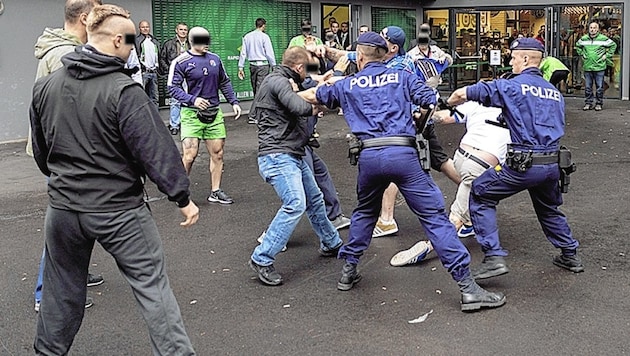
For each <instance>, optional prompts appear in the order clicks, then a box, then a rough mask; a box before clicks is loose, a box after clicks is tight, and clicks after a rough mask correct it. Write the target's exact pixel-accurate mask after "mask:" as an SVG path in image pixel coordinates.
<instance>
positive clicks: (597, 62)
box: [575, 33, 617, 72]
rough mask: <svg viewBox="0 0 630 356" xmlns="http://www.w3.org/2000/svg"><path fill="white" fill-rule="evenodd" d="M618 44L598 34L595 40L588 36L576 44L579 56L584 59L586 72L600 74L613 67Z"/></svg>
mask: <svg viewBox="0 0 630 356" xmlns="http://www.w3.org/2000/svg"><path fill="white" fill-rule="evenodd" d="M616 49H617V44H616V43H615V41H613V40H611V39H610V38H608V37H606V36H605V35H602V34H601V33H598V34H597V36H595V38H591V36H590V35H588V34H586V35H584V36H582V38H580V39H579V40H578V41H577V42H576V43H575V50H576V51H577V54H578V55H580V56H582V59H584V65H583V69H584V71H585V72H598V71H601V70H605V69H606V66H612V64H613V62H612V57H613V54H615V50H616Z"/></svg>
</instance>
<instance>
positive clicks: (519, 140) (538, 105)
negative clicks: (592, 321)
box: [448, 38, 584, 279]
mask: <svg viewBox="0 0 630 356" xmlns="http://www.w3.org/2000/svg"><path fill="white" fill-rule="evenodd" d="M510 49H511V50H512V53H511V60H510V65H511V66H512V71H513V72H514V73H515V74H520V75H518V76H516V77H515V78H512V79H497V80H493V81H489V82H479V83H477V84H475V85H471V86H467V87H464V88H460V89H457V90H455V91H454V92H453V94H451V96H450V97H449V98H448V103H449V104H450V105H458V104H461V103H463V102H465V101H466V100H472V101H477V102H479V103H481V104H482V105H485V106H489V107H492V106H494V107H500V108H502V109H503V110H502V111H503V114H502V117H503V118H504V120H505V123H506V124H507V127H508V129H509V130H510V136H511V139H512V143H511V144H509V145H508V151H507V159H506V161H505V163H503V164H501V165H498V166H496V167H495V168H494V169H488V170H486V171H485V172H484V173H482V174H481V175H480V176H479V177H477V178H476V179H475V180H474V181H473V184H472V187H471V193H470V217H471V220H472V223H473V226H474V228H475V233H476V236H477V242H479V244H480V245H481V250H482V251H483V253H484V255H485V257H484V259H483V262H482V263H481V264H480V265H478V266H475V267H473V268H472V272H473V277H474V278H475V279H485V278H491V277H496V276H499V275H502V274H505V273H508V272H509V269H508V266H507V264H506V262H505V257H506V256H507V254H508V253H507V250H505V249H504V248H503V247H502V246H501V243H500V241H499V228H498V226H497V221H496V207H497V205H498V204H499V202H500V201H501V200H503V199H505V198H508V197H510V196H512V195H514V194H516V193H518V192H521V191H523V190H527V191H528V192H529V196H530V198H531V200H532V203H533V205H534V210H535V211H536V215H537V217H538V221H539V222H540V225H541V227H542V230H543V233H544V235H545V237H546V238H547V240H549V241H550V242H551V243H552V244H553V246H554V247H556V248H558V249H560V251H561V253H560V255H557V256H555V257H554V259H553V263H554V264H555V265H556V266H558V267H562V268H565V269H567V270H569V271H571V272H574V273H578V272H582V271H584V266H583V265H582V260H581V259H580V257H579V256H578V254H577V248H578V246H579V243H578V241H577V240H576V239H574V238H573V236H572V234H571V229H570V228H569V224H568V222H567V218H566V217H565V215H564V214H563V213H562V212H561V211H560V209H559V207H560V205H562V194H561V190H560V189H561V188H560V185H559V184H558V182H559V180H560V168H559V165H558V163H559V154H560V139H561V138H562V137H563V136H564V124H565V121H564V117H565V116H564V98H563V97H562V95H561V94H560V92H559V91H558V90H557V89H556V88H555V87H554V86H553V85H551V84H550V83H549V82H547V81H546V80H545V79H543V76H542V73H541V72H540V69H538V66H539V65H540V62H541V60H542V57H543V55H544V52H545V48H544V47H543V45H542V44H541V43H540V42H539V41H537V40H535V39H533V38H521V39H517V40H514V42H512V45H511V46H510Z"/></svg>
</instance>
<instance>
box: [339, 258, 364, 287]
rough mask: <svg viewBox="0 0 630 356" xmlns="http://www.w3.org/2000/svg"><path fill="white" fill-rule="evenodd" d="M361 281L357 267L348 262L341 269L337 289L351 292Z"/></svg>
mask: <svg viewBox="0 0 630 356" xmlns="http://www.w3.org/2000/svg"><path fill="white" fill-rule="evenodd" d="M360 280H361V274H360V273H359V272H357V265H353V264H351V263H348V262H346V264H344V265H343V268H342V269H341V278H340V279H339V282H337V289H339V290H344V291H345V290H350V289H352V287H354V285H355V284H357V283H359V281H360Z"/></svg>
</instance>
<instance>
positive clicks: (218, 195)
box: [208, 189, 234, 204]
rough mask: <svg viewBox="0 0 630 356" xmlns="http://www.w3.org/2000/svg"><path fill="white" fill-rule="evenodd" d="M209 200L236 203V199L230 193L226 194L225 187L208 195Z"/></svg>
mask: <svg viewBox="0 0 630 356" xmlns="http://www.w3.org/2000/svg"><path fill="white" fill-rule="evenodd" d="M208 201H209V202H211V203H221V204H232V203H234V200H233V199H232V198H230V196H229V195H227V194H225V192H224V191H223V189H218V190H215V191H214V192H212V193H210V196H209V197H208Z"/></svg>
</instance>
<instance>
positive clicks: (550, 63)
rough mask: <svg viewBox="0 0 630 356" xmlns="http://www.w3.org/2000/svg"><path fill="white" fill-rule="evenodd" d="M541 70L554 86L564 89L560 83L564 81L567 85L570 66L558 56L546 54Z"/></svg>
mask: <svg viewBox="0 0 630 356" xmlns="http://www.w3.org/2000/svg"><path fill="white" fill-rule="evenodd" d="M539 68H540V71H541V72H542V75H543V78H544V79H545V80H546V81H548V82H549V83H551V85H553V86H554V87H557V88H558V89H560V90H561V91H562V88H560V87H559V85H560V83H564V86H565V87H566V83H567V78H568V77H569V73H571V72H570V71H569V68H567V66H565V65H564V63H562V62H561V61H560V60H559V59H558V58H556V57H552V56H545V58H543V60H542V61H541V62H540V67H539Z"/></svg>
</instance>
